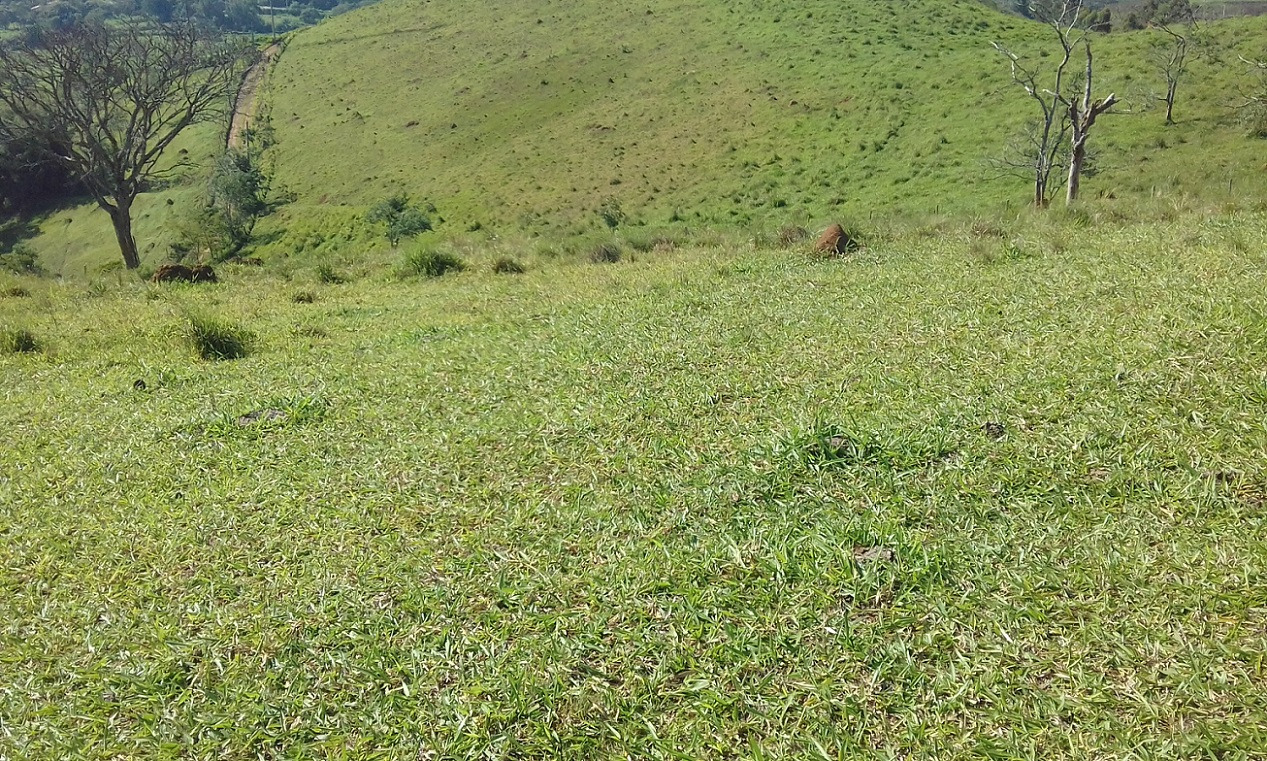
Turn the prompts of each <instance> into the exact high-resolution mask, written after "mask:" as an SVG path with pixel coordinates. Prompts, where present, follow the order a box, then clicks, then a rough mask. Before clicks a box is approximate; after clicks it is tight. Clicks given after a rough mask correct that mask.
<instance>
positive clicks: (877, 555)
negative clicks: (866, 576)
mask: <svg viewBox="0 0 1267 761" xmlns="http://www.w3.org/2000/svg"><path fill="white" fill-rule="evenodd" d="M853 559H854V560H856V561H858V562H859V563H873V562H877V561H878V562H881V563H887V562H889V561H890V560H892V559H893V550H891V549H889V548H888V547H862V546H858V547H854V548H853Z"/></svg>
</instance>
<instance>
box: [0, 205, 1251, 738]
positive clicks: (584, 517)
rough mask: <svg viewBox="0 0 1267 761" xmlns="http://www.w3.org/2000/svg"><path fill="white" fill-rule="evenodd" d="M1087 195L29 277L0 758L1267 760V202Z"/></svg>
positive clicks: (8, 547) (1, 528)
mask: <svg viewBox="0 0 1267 761" xmlns="http://www.w3.org/2000/svg"><path fill="white" fill-rule="evenodd" d="M1077 221H1078V219H1077V218H1074V219H1073V220H1071V223H1070V224H1055V223H1053V222H1052V221H1050V220H1047V221H1043V222H1040V223H1033V224H1027V225H1025V226H1021V227H1018V228H1015V229H993V228H988V227H985V226H962V227H960V226H948V227H938V228H935V229H927V230H922V231H916V233H915V234H913V235H911V236H908V237H899V238H895V239H893V240H892V241H890V242H888V243H883V244H880V245H877V246H875V247H873V248H872V249H871V250H870V251H869V252H867V253H866V254H865V255H862V256H859V257H856V258H854V259H852V260H848V261H832V262H814V261H809V260H807V259H806V258H804V257H803V256H801V255H797V254H793V253H790V252H786V251H772V250H759V251H753V250H752V249H750V248H748V249H739V248H738V247H735V246H718V247H713V248H707V249H687V250H679V251H676V252H661V253H659V254H657V255H655V256H648V257H643V258H641V259H639V261H637V262H623V263H620V264H616V265H609V266H599V265H583V264H579V263H575V262H569V261H557V262H548V261H535V262H531V264H532V265H533V266H532V268H531V269H530V271H529V272H528V274H526V275H523V276H518V277H505V276H495V275H492V274H490V273H489V271H488V266H489V260H488V259H487V258H481V259H475V258H472V259H471V261H470V263H471V264H472V268H471V269H469V270H468V271H466V272H464V273H462V274H459V275H456V276H446V277H444V278H441V279H438V280H428V281H413V282H396V281H389V280H386V279H384V278H382V277H381V276H380V277H370V278H362V279H359V280H357V281H356V282H353V283H350V284H344V285H333V286H332V285H322V284H319V283H317V282H316V281H313V280H307V281H305V280H303V279H302V278H301V279H299V280H298V281H294V280H286V279H282V278H279V277H275V276H272V275H269V274H267V273H266V274H263V275H261V274H260V273H259V272H258V271H251V272H247V271H235V270H233V269H232V268H226V269H225V271H224V274H225V277H226V280H227V282H226V283H225V284H222V285H219V286H208V287H193V288H190V287H183V288H182V287H149V286H144V287H143V286H141V285H139V284H133V285H131V286H128V287H115V288H112V289H107V290H106V291H104V292H102V291H101V290H99V289H84V288H83V287H76V286H69V285H54V284H52V283H49V282H48V281H32V282H24V283H20V284H18V283H12V282H0V294H4V295H2V296H0V328H18V327H21V328H25V329H27V330H29V331H31V332H32V333H33V334H34V336H35V337H36V339H37V340H38V342H40V344H41V346H42V351H41V352H40V353H34V354H16V355H15V354H0V388H2V389H4V391H3V394H4V404H2V405H0V430H4V431H5V432H6V435H5V437H4V441H3V444H2V445H0V446H3V456H0V722H2V726H3V731H2V732H0V757H5V758H12V759H19V758H23V759H25V758H32V759H34V758H83V759H108V758H110V759H113V758H129V759H159V758H173V757H177V756H179V757H181V758H190V759H216V760H217V761H235V760H237V759H241V760H242V761H246V760H247V759H291V758H327V759H367V758H391V759H395V758H405V757H407V758H477V757H478V758H518V759H576V760H577V761H580V760H582V759H584V760H585V761H590V760H592V759H617V758H624V759H647V758H690V759H729V758H754V759H755V758H798V759H801V758H808V759H814V758H824V759H838V758H851V759H852V758H927V759H939V760H943V759H956V758H964V759H967V758H982V757H987V758H1008V759H1012V758H1017V759H1019V758H1043V759H1065V758H1067V759H1087V758H1097V759H1115V758H1121V759H1128V758H1130V759H1136V758H1198V757H1201V758H1204V757H1212V758H1229V759H1231V758H1256V757H1259V756H1260V755H1261V751H1262V749H1263V748H1264V747H1267V702H1265V700H1267V698H1265V697H1264V696H1267V673H1265V672H1264V670H1263V658H1262V653H1263V642H1264V639H1265V638H1267V629H1265V628H1264V622H1265V621H1267V616H1265V615H1264V614H1265V610H1267V598H1265V597H1264V590H1265V589H1267V579H1265V578H1264V569H1267V555H1265V554H1264V548H1267V510H1265V509H1264V505H1265V504H1267V471H1265V470H1264V460H1263V452H1264V451H1265V450H1267V429H1265V428H1264V424H1263V421H1264V419H1265V418H1267V376H1265V375H1264V367H1267V321H1265V320H1264V314H1267V297H1265V296H1264V289H1263V282H1264V278H1265V277H1267V259H1265V258H1264V253H1263V252H1264V251H1267V219H1265V218H1264V217H1262V216H1239V217H1222V218H1217V219H1209V220H1207V219H1200V218H1193V217H1185V218H1182V219H1179V220H1177V221H1176V222H1174V223H1171V224H1148V225H1127V226H1120V227H1115V226H1104V227H1102V228H1100V229H1088V228H1086V227H1085V226H1083V225H1080V224H1077ZM488 255H489V254H487V253H485V254H482V256H488ZM17 286H20V287H23V288H26V289H27V290H28V295H25V296H23V295H20V293H19V292H17V291H16V290H15V287H17ZM297 297H300V298H299V300H301V301H311V302H312V303H295V302H296V298H297ZM188 312H201V313H203V314H209V315H212V316H214V317H218V318H221V319H227V320H230V321H233V322H235V323H237V324H239V325H241V326H243V327H245V328H247V329H249V330H251V331H253V332H254V333H255V336H256V338H255V341H254V346H253V350H252V352H251V353H250V355H249V356H248V357H246V358H244V359H240V360H237V361H231V362H207V361H201V360H198V359H196V358H195V357H194V355H193V354H192V352H191V350H190V349H189V347H188V346H187V345H186V344H185V343H184V342H183V340H182V333H183V332H184V331H185V329H186V321H185V317H184V315H185V314H186V313H188ZM137 381H142V382H143V384H144V386H143V387H141V388H138V386H137V384H136V382H137ZM270 409H271V410H276V411H277V413H276V414H277V415H278V416H279V419H275V420H270V419H268V418H264V419H263V421H262V422H250V421H249V420H248V421H247V422H245V423H242V422H239V418H240V417H241V416H244V415H247V414H248V413H251V412H258V411H261V410H270Z"/></svg>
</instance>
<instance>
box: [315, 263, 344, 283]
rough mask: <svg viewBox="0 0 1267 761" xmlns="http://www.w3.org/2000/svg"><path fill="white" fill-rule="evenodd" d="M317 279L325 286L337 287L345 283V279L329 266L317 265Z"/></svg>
mask: <svg viewBox="0 0 1267 761" xmlns="http://www.w3.org/2000/svg"><path fill="white" fill-rule="evenodd" d="M317 279H318V280H320V281H321V282H323V283H325V284H326V285H339V284H340V283H346V282H347V278H346V277H344V276H343V275H342V274H340V273H339V271H338V270H336V269H335V268H334V267H332V266H331V265H329V264H318V265H317Z"/></svg>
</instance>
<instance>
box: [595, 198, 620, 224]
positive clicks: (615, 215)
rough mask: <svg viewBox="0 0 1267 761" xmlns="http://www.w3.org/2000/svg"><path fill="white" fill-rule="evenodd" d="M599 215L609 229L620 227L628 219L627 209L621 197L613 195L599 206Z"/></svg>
mask: <svg viewBox="0 0 1267 761" xmlns="http://www.w3.org/2000/svg"><path fill="white" fill-rule="evenodd" d="M598 216H599V218H600V219H602V220H603V224H605V225H607V228H608V229H609V230H615V229H616V228H617V227H620V225H621V223H622V222H624V221H625V219H626V215H625V209H624V207H623V206H621V204H620V199H619V198H613V197H608V198H605V199H603V203H602V204H601V205H600V206H599V207H598Z"/></svg>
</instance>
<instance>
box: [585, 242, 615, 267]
mask: <svg viewBox="0 0 1267 761" xmlns="http://www.w3.org/2000/svg"><path fill="white" fill-rule="evenodd" d="M590 261H591V262H594V263H595V264H612V263H614V262H618V261H620V246H617V245H616V244H615V243H599V244H598V245H597V246H594V248H592V249H590Z"/></svg>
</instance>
